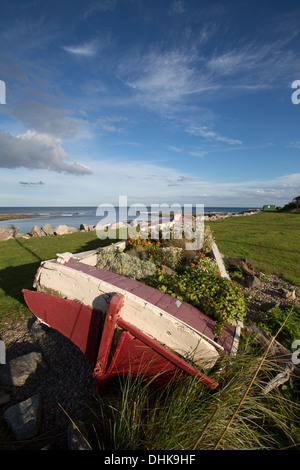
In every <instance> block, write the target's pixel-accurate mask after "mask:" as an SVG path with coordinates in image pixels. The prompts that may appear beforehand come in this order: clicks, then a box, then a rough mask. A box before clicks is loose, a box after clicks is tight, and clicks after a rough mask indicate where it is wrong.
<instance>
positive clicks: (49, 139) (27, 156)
mask: <svg viewBox="0 0 300 470" xmlns="http://www.w3.org/2000/svg"><path fill="white" fill-rule="evenodd" d="M0 148H1V152H0V167H1V168H10V169H13V168H22V167H24V168H30V169H46V170H51V171H56V172H66V173H71V174H76V175H86V174H91V170H90V169H89V168H88V167H87V166H85V165H82V164H80V163H78V162H69V160H70V156H69V155H68V153H67V152H66V151H65V150H64V149H63V148H62V147H61V140H60V139H59V138H57V137H53V136H51V135H48V134H42V133H38V132H35V131H27V132H26V133H25V134H19V135H17V136H16V137H14V136H12V135H11V134H10V133H5V132H3V131H1V130H0Z"/></svg>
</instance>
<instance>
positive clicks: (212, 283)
mask: <svg viewBox="0 0 300 470" xmlns="http://www.w3.org/2000/svg"><path fill="white" fill-rule="evenodd" d="M199 266H200V267H199V268H197V266H196V263H191V265H190V267H188V268H186V270H185V272H184V273H183V274H181V275H178V274H172V275H169V276H164V277H163V279H162V280H159V279H158V278H157V277H152V278H148V279H146V280H145V282H146V283H147V284H149V285H151V286H152V287H155V288H157V289H159V290H161V291H162V292H165V293H167V294H170V295H172V296H173V297H176V298H178V299H180V300H184V301H185V302H188V303H190V304H192V305H194V306H195V307H197V308H199V309H200V310H201V311H203V313H205V314H207V315H208V316H210V317H212V318H213V319H214V320H215V321H216V322H217V325H218V326H217V329H216V331H215V334H216V336H217V335H219V334H220V333H221V332H222V331H223V329H224V326H225V324H226V323H232V322H234V321H235V320H236V321H239V320H240V321H242V320H243V319H244V317H245V316H246V313H247V309H246V303H245V297H244V294H243V292H242V290H241V289H240V288H239V286H238V285H237V284H235V283H234V282H232V281H230V280H229V279H227V278H223V277H221V276H220V274H219V273H218V272H217V274H215V275H214V274H212V273H205V272H201V269H202V268H201V262H200V263H199ZM198 269H199V270H200V272H199V271H198Z"/></svg>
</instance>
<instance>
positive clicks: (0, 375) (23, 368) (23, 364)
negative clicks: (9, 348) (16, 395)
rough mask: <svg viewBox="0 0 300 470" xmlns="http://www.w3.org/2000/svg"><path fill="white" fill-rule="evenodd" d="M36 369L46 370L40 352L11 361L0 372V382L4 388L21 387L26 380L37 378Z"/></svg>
mask: <svg viewBox="0 0 300 470" xmlns="http://www.w3.org/2000/svg"><path fill="white" fill-rule="evenodd" d="M38 368H42V369H46V368H47V365H46V363H45V361H44V360H43V357H42V354H41V353H40V352H31V353H29V354H25V355H24V356H20V357H17V358H15V359H11V360H10V361H9V362H8V363H7V364H5V365H4V366H3V367H2V368H1V370H0V382H1V383H2V384H3V385H5V386H16V387H21V386H22V385H24V384H25V382H26V381H27V380H28V379H30V380H33V379H35V378H36V377H37V376H36V373H37V370H38Z"/></svg>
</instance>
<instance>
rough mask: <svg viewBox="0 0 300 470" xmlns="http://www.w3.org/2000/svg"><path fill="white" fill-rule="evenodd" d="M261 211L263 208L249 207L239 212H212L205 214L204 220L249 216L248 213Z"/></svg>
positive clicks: (252, 213)
mask: <svg viewBox="0 0 300 470" xmlns="http://www.w3.org/2000/svg"><path fill="white" fill-rule="evenodd" d="M260 212H261V209H247V210H245V211H242V212H237V213H233V214H232V213H231V212H227V213H211V214H205V215H204V220H207V221H211V220H222V219H228V218H229V217H241V216H247V215H254V214H259V213H260Z"/></svg>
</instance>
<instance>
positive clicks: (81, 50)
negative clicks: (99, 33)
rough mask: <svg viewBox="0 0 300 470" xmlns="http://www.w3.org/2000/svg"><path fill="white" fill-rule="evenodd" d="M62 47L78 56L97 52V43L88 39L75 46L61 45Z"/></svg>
mask: <svg viewBox="0 0 300 470" xmlns="http://www.w3.org/2000/svg"><path fill="white" fill-rule="evenodd" d="M63 49H64V50H65V51H67V52H70V53H71V54H75V55H78V56H86V57H92V56H95V55H96V54H97V52H98V45H97V42H96V41H90V42H86V43H84V44H81V45H77V46H63Z"/></svg>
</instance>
